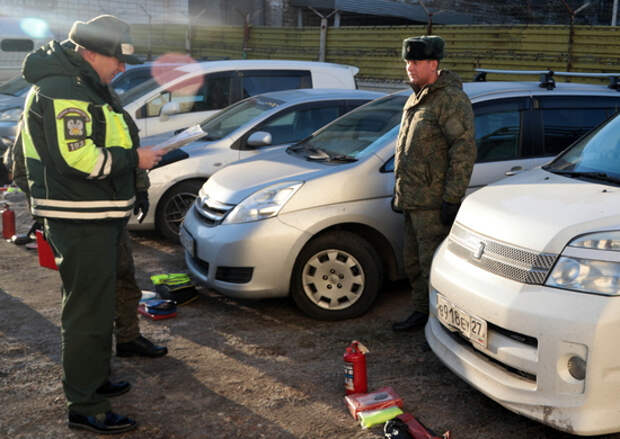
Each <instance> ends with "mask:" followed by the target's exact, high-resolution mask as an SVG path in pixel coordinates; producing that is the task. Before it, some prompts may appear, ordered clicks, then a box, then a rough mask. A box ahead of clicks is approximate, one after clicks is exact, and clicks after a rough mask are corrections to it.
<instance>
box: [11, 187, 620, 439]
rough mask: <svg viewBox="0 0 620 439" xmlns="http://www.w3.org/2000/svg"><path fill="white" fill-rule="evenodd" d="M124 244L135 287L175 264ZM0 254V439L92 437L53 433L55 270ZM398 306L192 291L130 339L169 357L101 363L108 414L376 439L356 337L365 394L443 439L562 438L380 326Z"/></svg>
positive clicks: (22, 227) (171, 427) (58, 406)
mask: <svg viewBox="0 0 620 439" xmlns="http://www.w3.org/2000/svg"><path fill="white" fill-rule="evenodd" d="M7 199H8V200H9V201H10V202H11V203H12V205H13V207H14V209H15V210H16V212H17V225H18V231H21V232H25V231H27V230H28V228H29V226H30V217H29V215H28V213H27V212H25V201H24V199H23V196H22V195H21V194H8V195H7ZM133 246H134V254H135V262H136V267H137V271H138V273H137V277H138V282H139V284H140V286H141V287H142V288H144V289H150V288H152V285H151V284H150V281H149V277H150V275H152V274H155V273H162V272H177V271H183V270H184V264H183V260H182V254H181V250H180V247H179V246H177V245H172V244H168V243H165V242H162V241H161V240H159V239H158V238H157V237H156V236H155V235H151V234H140V235H133ZM0 255H2V256H1V257H0V309H2V310H3V312H4V317H3V318H2V319H0V389H1V391H0V407H2V410H0V438H36V439H43V438H82V437H84V438H85V437H93V436H96V435H93V434H92V433H87V432H80V431H74V430H69V429H68V428H67V427H66V411H65V410H66V409H65V400H64V396H63V393H62V388H61V384H60V376H61V366H60V331H59V313H60V281H59V277H58V273H57V272H56V271H53V270H49V269H45V268H42V267H40V266H39V265H38V261H37V256H36V251H34V250H27V249H26V248H24V247H20V246H15V245H13V244H11V243H8V242H5V241H1V242H0ZM407 302H408V293H407V288H406V285H404V284H402V283H400V284H394V285H389V286H386V288H385V289H384V291H383V292H382V294H381V295H380V297H379V298H378V300H377V303H376V304H375V306H374V307H373V309H372V310H371V311H370V312H369V313H368V314H366V315H365V316H362V317H360V318H357V319H352V320H347V321H343V322H319V321H315V320H312V319H310V318H307V317H305V316H304V315H302V314H301V313H300V312H299V311H297V309H296V308H295V307H294V305H293V304H292V302H291V301H289V300H287V299H281V300H264V301H258V302H242V301H235V300H231V299H228V298H225V297H223V296H220V295H218V294H215V293H213V292H211V291H206V290H200V297H199V300H197V301H195V302H193V303H191V304H188V305H185V306H181V307H179V311H178V316H177V317H176V318H174V319H169V320H161V321H151V320H147V319H145V318H143V317H141V318H140V319H141V328H142V332H143V333H144V334H145V335H146V336H147V337H149V338H150V339H152V340H154V341H155V342H157V343H162V344H165V345H167V346H168V348H169V350H170V353H169V354H168V355H167V356H166V357H163V358H160V359H132V358H116V357H114V358H113V361H112V369H113V376H114V378H116V379H127V380H129V381H131V382H132V384H133V389H132V390H131V392H129V393H127V394H125V395H122V396H120V397H118V398H114V400H113V401H112V403H113V407H114V409H115V410H116V411H118V412H119V413H122V414H127V415H130V416H132V417H134V418H135V419H136V420H137V421H138V422H139V427H138V429H137V430H135V431H133V432H130V433H126V434H125V435H123V437H127V438H140V439H142V438H144V439H158V438H167V439H168V438H169V439H176V438H179V439H193V438H196V439H198V438H285V439H292V438H308V439H311V438H312V439H315V438H330V439H331V438H338V439H339V438H355V439H369V438H381V437H383V434H382V432H381V428H380V427H378V426H377V427H372V428H370V429H367V430H363V429H362V428H361V427H360V426H359V424H358V423H357V422H356V421H354V420H353V418H352V417H351V416H350V415H349V414H348V412H347V410H346V409H345V406H344V404H343V395H344V389H343V366H342V355H343V353H344V349H345V347H346V346H348V345H349V343H350V342H351V340H353V339H357V340H360V341H362V342H363V343H364V344H365V345H366V346H368V347H369V348H370V353H369V354H368V356H367V362H368V379H369V388H370V389H376V388H379V387H383V386H392V388H393V389H394V390H395V391H396V392H397V393H398V394H399V395H400V396H401V397H402V399H403V401H404V409H405V410H406V411H408V412H410V413H412V414H414V415H415V416H416V417H417V418H418V419H420V420H421V421H422V422H424V423H425V424H426V425H427V426H429V427H431V428H433V429H434V430H436V431H439V432H443V431H445V430H451V432H452V437H453V438H454V439H468V438H471V439H474V438H502V439H523V438H528V439H532V438H557V439H568V438H574V436H571V435H568V434H564V433H560V432H557V431H554V430H552V429H550V428H548V427H545V426H543V425H541V424H538V423H536V422H533V421H530V420H528V419H526V418H523V417H521V416H518V415H515V414H513V413H511V412H509V411H507V410H505V409H504V408H502V407H501V406H499V405H498V404H496V403H495V402H493V401H492V400H490V399H488V398H486V397H485V396H483V395H482V394H480V393H479V392H477V391H475V390H474V389H472V388H471V387H469V386H468V385H467V384H466V383H464V382H463V381H461V380H460V379H459V378H457V377H456V376H455V375H453V374H452V373H451V372H450V371H449V370H448V369H446V368H445V367H444V366H443V365H442V364H441V363H440V362H439V361H438V360H437V358H436V357H435V356H434V354H433V353H432V352H431V351H430V350H429V348H428V346H427V345H426V343H425V341H424V336H423V334H422V332H417V333H408V334H397V333H394V332H392V331H391V329H390V321H394V320H397V319H400V318H402V317H403V316H404V315H405V314H406V312H407V311H406V310H407ZM602 437H605V438H610V439H611V438H615V439H618V438H620V435H610V436H602Z"/></svg>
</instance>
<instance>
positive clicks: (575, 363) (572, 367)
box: [567, 355, 586, 381]
mask: <svg viewBox="0 0 620 439" xmlns="http://www.w3.org/2000/svg"><path fill="white" fill-rule="evenodd" d="M567 368H568V373H570V375H571V376H572V377H573V378H575V379H576V380H579V381H583V380H584V379H585V378H586V360H584V359H583V358H581V357H578V356H576V355H573V356H572V357H570V358H569V359H568V364H567Z"/></svg>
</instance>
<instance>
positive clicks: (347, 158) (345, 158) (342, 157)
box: [329, 154, 357, 162]
mask: <svg viewBox="0 0 620 439" xmlns="http://www.w3.org/2000/svg"><path fill="white" fill-rule="evenodd" d="M329 161H334V162H356V161H357V158H355V157H353V156H352V155H346V154H335V155H332V156H329Z"/></svg>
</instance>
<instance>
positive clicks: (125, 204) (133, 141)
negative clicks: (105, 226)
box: [21, 42, 139, 220]
mask: <svg viewBox="0 0 620 439" xmlns="http://www.w3.org/2000/svg"><path fill="white" fill-rule="evenodd" d="M50 48H51V50H50ZM42 49H47V50H44V51H43V53H41V50H39V51H37V52H33V53H32V54H30V55H29V56H28V58H27V59H26V62H25V63H24V77H25V78H26V79H27V80H31V79H36V80H35V81H33V80H31V82H34V86H33V87H32V89H31V90H30V93H29V94H28V97H27V98H26V105H25V109H24V124H23V129H22V133H21V134H22V142H23V148H24V155H25V158H26V167H27V170H28V180H29V186H30V196H31V210H32V214H33V215H36V216H41V217H48V218H59V219H69V220H104V219H115V218H116V219H120V218H126V217H128V216H129V215H130V214H131V210H132V207H133V203H134V192H135V171H136V167H137V163H138V156H137V152H136V150H135V149H136V148H137V147H138V145H139V138H138V134H137V128H136V127H135V124H134V123H133V121H132V120H131V117H130V116H129V115H128V114H127V113H126V112H124V111H123V109H122V108H120V107H119V105H118V104H116V103H115V100H114V98H113V97H112V96H111V94H110V92H109V90H108V88H107V87H106V86H105V85H103V84H101V82H99V78H98V76H97V74H96V72H95V71H94V70H93V69H92V68H91V67H90V65H88V64H87V63H86V62H85V61H84V60H83V59H82V58H81V56H80V55H78V54H77V53H75V52H73V51H70V50H67V49H65V48H63V47H61V46H60V45H59V44H58V43H57V42H52V43H50V47H48V48H45V47H44V48H42ZM50 53H51V55H50ZM32 57H34V58H32ZM59 59H60V62H61V64H62V63H63V62H64V65H61V68H60V69H57V68H56V67H57V64H58V62H59V61H58V60H59ZM43 61H47V63H46V62H43ZM46 67H49V70H50V71H49V72H47V71H46V70H45V69H46ZM35 69H37V70H35Z"/></svg>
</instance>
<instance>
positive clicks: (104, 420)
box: [69, 411, 136, 434]
mask: <svg viewBox="0 0 620 439" xmlns="http://www.w3.org/2000/svg"><path fill="white" fill-rule="evenodd" d="M69 428H80V429H82V430H88V431H92V432H95V433H99V434H119V433H124V432H125V431H129V430H133V429H134V428H136V421H134V420H133V419H130V418H128V417H126V416H121V415H117V414H116V413H114V412H112V411H108V412H106V413H102V414H100V415H96V416H86V415H80V414H79V413H74V412H69Z"/></svg>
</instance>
